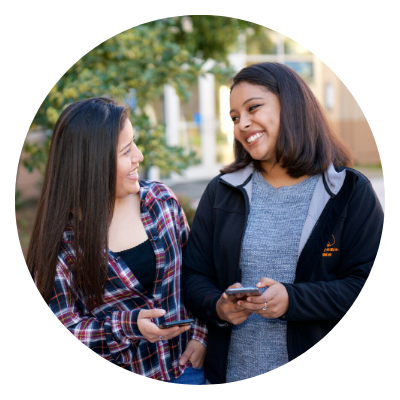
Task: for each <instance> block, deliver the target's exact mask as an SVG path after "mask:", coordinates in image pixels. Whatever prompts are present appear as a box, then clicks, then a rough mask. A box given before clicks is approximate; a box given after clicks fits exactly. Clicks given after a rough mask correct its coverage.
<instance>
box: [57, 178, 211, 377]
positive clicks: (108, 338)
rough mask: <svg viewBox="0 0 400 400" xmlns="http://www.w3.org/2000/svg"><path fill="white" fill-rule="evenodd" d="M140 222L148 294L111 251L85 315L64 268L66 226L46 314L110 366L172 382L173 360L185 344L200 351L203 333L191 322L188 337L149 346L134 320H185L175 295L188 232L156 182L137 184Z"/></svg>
mask: <svg viewBox="0 0 400 400" xmlns="http://www.w3.org/2000/svg"><path fill="white" fill-rule="evenodd" d="M139 183H140V191H139V195H140V207H141V219H142V222H143V226H144V228H145V231H146V233H147V235H148V237H149V239H150V242H151V244H152V246H153V250H154V253H155V256H156V277H155V281H154V285H153V292H152V293H151V294H150V293H149V292H147V291H146V290H145V289H144V288H143V287H142V285H141V284H140V283H139V281H138V280H137V279H136V278H135V276H134V275H133V274H132V272H131V270H130V269H129V268H128V267H127V266H126V264H125V263H124V261H123V260H122V258H121V257H117V256H116V255H115V254H114V253H113V252H112V251H111V250H110V251H109V258H108V279H107V283H106V287H105V293H104V297H103V298H104V303H103V304H102V305H100V306H98V307H96V308H95V309H94V310H92V311H91V312H89V311H88V310H87V309H86V307H85V305H84V301H83V296H82V294H81V293H79V292H75V291H74V290H73V289H72V276H71V272H70V267H71V265H72V264H73V263H74V259H75V252H74V249H73V247H72V244H73V231H72V226H71V224H72V221H71V224H69V225H68V226H67V227H66V230H65V232H64V235H63V239H62V243H61V248H60V253H59V256H58V263H57V271H56V277H55V282H54V290H53V294H52V298H51V300H50V308H51V310H52V311H53V312H54V314H55V315H56V316H57V318H58V319H59V320H60V321H61V322H62V323H63V324H64V325H65V326H66V327H67V328H68V329H69V331H70V332H71V333H73V334H74V335H75V336H76V337H77V338H78V339H79V340H80V341H82V342H83V343H84V344H85V345H86V346H88V347H89V348H91V349H92V350H93V351H95V352H96V353H97V354H99V355H101V356H102V357H104V358H106V359H107V360H109V361H111V362H112V363H114V364H117V365H119V366H120V367H122V368H126V369H128V370H130V371H133V372H135V373H138V374H140V375H144V376H147V377H150V378H154V379H159V380H164V381H169V380H172V379H176V378H178V377H179V376H180V375H181V374H182V373H183V371H184V370H185V368H186V367H187V366H189V365H190V363H188V364H186V365H185V366H183V367H181V366H180V365H179V357H180V356H181V354H182V353H183V351H184V350H185V347H186V344H187V342H188V340H190V339H196V340H198V341H200V342H201V343H202V344H204V345H206V337H207V329H206V327H205V325H204V324H203V323H202V322H200V321H199V320H196V322H195V323H194V324H193V325H192V327H191V328H190V330H189V331H187V332H184V333H183V334H181V335H179V336H177V337H175V338H173V339H171V340H164V341H158V342H155V343H150V342H149V341H147V340H146V339H145V338H144V337H143V335H142V334H141V333H140V331H139V329H138V325H137V317H138V314H139V311H140V310H141V309H153V308H163V309H164V310H166V314H165V315H164V316H163V317H160V318H156V319H153V322H155V323H156V324H157V325H159V324H161V323H162V322H164V321H175V320H182V319H186V318H189V317H190V315H189V313H188V311H187V310H186V309H185V307H184V305H183V299H182V289H181V265H182V250H183V248H184V246H185V245H186V242H187V239H188V234H189V227H188V224H187V221H186V217H185V214H184V213H183V211H182V209H181V207H180V205H179V202H178V200H177V198H176V197H175V195H174V194H173V193H172V192H171V191H170V190H169V189H168V188H167V187H166V186H164V185H163V184H161V183H158V182H149V181H140V182H139Z"/></svg>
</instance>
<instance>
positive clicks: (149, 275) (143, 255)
mask: <svg viewBox="0 0 400 400" xmlns="http://www.w3.org/2000/svg"><path fill="white" fill-rule="evenodd" d="M115 254H116V255H118V256H120V257H121V258H122V259H123V260H124V262H125V264H126V265H127V266H128V267H129V269H130V270H131V271H132V273H133V275H135V277H136V279H137V280H138V281H139V282H140V284H141V285H142V286H143V287H144V288H145V289H146V290H147V291H148V292H149V293H151V292H152V289H153V282H154V277H155V273H156V255H155V254H154V251H153V247H152V246H151V243H150V240H148V239H147V240H146V241H145V242H143V243H140V244H139V245H137V246H135V247H132V248H131V249H128V250H123V251H118V252H115Z"/></svg>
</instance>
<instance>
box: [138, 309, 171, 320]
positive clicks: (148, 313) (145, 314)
mask: <svg viewBox="0 0 400 400" xmlns="http://www.w3.org/2000/svg"><path fill="white" fill-rule="evenodd" d="M164 314H165V310H163V309H162V308H153V309H152V310H140V312H139V315H138V318H140V319H143V318H149V319H150V318H159V317H162V316H163V315H164Z"/></svg>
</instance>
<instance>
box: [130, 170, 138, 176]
mask: <svg viewBox="0 0 400 400" xmlns="http://www.w3.org/2000/svg"><path fill="white" fill-rule="evenodd" d="M136 173H137V169H135V170H134V171H131V172H129V174H128V176H132V175H135V174H136Z"/></svg>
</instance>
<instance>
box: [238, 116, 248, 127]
mask: <svg viewBox="0 0 400 400" xmlns="http://www.w3.org/2000/svg"><path fill="white" fill-rule="evenodd" d="M249 127H250V118H249V116H248V115H247V114H246V113H244V114H242V115H241V116H240V118H239V124H238V128H239V129H240V130H241V131H245V130H247V129H248V128H249Z"/></svg>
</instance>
